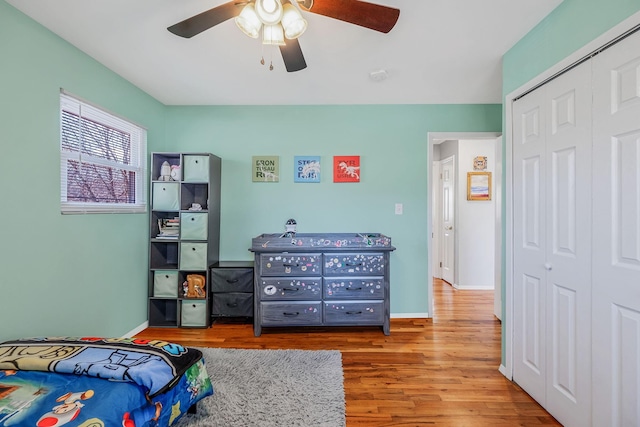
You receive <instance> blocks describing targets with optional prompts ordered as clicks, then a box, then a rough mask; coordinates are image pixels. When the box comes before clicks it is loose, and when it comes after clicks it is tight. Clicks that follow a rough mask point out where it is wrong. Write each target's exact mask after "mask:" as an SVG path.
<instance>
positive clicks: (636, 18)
mask: <svg viewBox="0 0 640 427" xmlns="http://www.w3.org/2000/svg"><path fill="white" fill-rule="evenodd" d="M637 25H640V12H636V13H634V14H633V15H631V16H629V17H628V18H627V19H625V20H624V21H622V22H620V23H619V24H618V25H616V26H614V27H612V28H611V29H609V30H608V31H606V32H604V33H603V34H601V35H600V36H598V37H596V38H595V39H593V40H592V41H591V42H589V43H587V44H586V45H584V46H583V47H581V48H580V49H578V50H576V51H574V52H573V53H571V54H569V55H568V56H567V57H565V58H564V59H563V60H561V61H560V62H558V63H556V64H555V65H553V66H551V67H550V68H548V69H547V70H546V71H543V72H542V73H540V74H539V75H538V76H536V77H534V78H533V79H531V80H529V81H528V82H527V83H525V84H523V85H522V86H520V87H518V88H517V89H515V90H514V91H512V92H510V93H509V94H507V95H506V96H505V98H504V104H503V106H504V108H503V111H504V112H505V123H504V125H505V126H504V127H505V133H504V139H505V141H504V144H505V161H506V162H503V163H506V168H505V171H504V172H505V174H504V183H505V185H506V193H505V194H506V198H505V206H506V214H505V261H506V262H505V287H504V295H503V301H504V312H503V317H504V320H503V322H502V325H503V326H502V331H503V337H502V355H503V359H502V362H501V364H500V368H499V371H500V372H501V373H502V374H503V375H504V376H505V377H507V378H508V379H510V380H511V379H513V334H514V330H513V321H512V319H513V282H514V277H513V274H514V271H513V225H514V224H513V102H514V100H515V99H516V98H518V97H519V96H520V95H521V94H523V93H525V92H527V91H529V90H531V89H533V88H534V87H536V86H538V85H540V84H542V83H543V82H544V81H545V80H547V79H550V78H551V77H553V76H554V75H555V74H557V73H559V72H561V71H562V70H564V69H566V68H568V67H570V66H571V65H573V64H575V63H576V62H577V61H579V60H581V59H582V58H584V57H586V56H587V55H589V54H590V53H592V52H593V51H595V50H596V49H598V48H600V47H602V46H604V45H605V44H607V43H609V42H610V41H612V40H614V39H615V38H617V37H618V36H620V35H621V34H623V33H625V32H626V31H628V30H629V29H631V28H633V27H635V26H637Z"/></svg>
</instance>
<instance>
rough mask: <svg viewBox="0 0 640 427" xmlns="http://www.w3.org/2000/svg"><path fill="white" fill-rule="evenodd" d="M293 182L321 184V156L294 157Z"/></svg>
mask: <svg viewBox="0 0 640 427" xmlns="http://www.w3.org/2000/svg"><path fill="white" fill-rule="evenodd" d="M293 182H320V156H294V158H293Z"/></svg>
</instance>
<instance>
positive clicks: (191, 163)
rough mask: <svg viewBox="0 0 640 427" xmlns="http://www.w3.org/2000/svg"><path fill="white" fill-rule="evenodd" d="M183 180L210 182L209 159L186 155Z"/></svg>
mask: <svg viewBox="0 0 640 427" xmlns="http://www.w3.org/2000/svg"><path fill="white" fill-rule="evenodd" d="M183 168H184V169H183V171H182V175H183V176H182V180H183V181H186V182H207V181H209V157H208V156H197V155H191V154H188V155H185V156H184V162H183Z"/></svg>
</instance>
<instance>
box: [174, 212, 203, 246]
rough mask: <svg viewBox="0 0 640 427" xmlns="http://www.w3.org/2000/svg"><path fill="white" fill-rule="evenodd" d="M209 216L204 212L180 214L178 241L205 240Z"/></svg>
mask: <svg viewBox="0 0 640 427" xmlns="http://www.w3.org/2000/svg"><path fill="white" fill-rule="evenodd" d="M208 219H209V214H208V213H206V212H198V213H194V212H181V213H180V239H182V240H207V236H208V227H207V225H208V221H207V220H208Z"/></svg>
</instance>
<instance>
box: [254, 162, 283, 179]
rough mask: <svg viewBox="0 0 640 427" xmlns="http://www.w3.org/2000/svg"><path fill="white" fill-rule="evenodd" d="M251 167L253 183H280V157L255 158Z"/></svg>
mask: <svg viewBox="0 0 640 427" xmlns="http://www.w3.org/2000/svg"><path fill="white" fill-rule="evenodd" d="M251 165H252V166H251V175H252V180H253V182H278V181H280V158H279V157H278V156H253V157H252V158H251Z"/></svg>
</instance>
